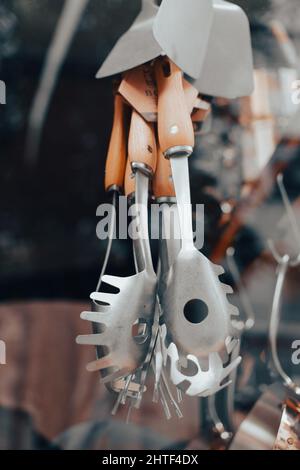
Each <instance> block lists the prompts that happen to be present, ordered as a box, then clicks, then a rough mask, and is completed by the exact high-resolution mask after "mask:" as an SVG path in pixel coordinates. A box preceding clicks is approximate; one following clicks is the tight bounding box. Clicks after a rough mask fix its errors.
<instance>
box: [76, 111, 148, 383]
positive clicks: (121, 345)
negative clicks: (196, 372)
mask: <svg viewBox="0 0 300 470" xmlns="http://www.w3.org/2000/svg"><path fill="white" fill-rule="evenodd" d="M128 151H129V158H130V161H131V164H132V169H133V170H134V171H135V172H136V203H137V207H138V210H137V214H136V218H137V226H138V236H139V238H140V242H141V245H142V247H143V255H144V260H145V263H144V264H145V266H144V269H143V271H141V272H139V273H138V274H136V275H134V276H131V277H127V278H121V277H116V276H107V275H105V276H103V278H102V281H103V282H104V283H106V284H109V285H111V286H113V287H116V288H117V289H119V292H118V293H117V294H107V293H104V292H94V293H92V294H91V299H92V300H93V301H94V302H95V303H96V304H98V305H97V312H83V313H82V314H81V317H82V318H83V319H84V320H89V321H91V322H94V323H98V324H99V325H100V328H101V330H102V331H101V333H99V334H94V335H84V336H79V337H78V338H77V342H78V343H79V344H91V345H95V346H101V347H103V348H104V349H105V352H106V354H105V356H104V357H101V358H100V359H98V360H96V361H94V362H93V363H92V364H90V366H89V369H90V370H104V371H105V377H104V378H103V379H102V381H103V382H105V383H107V382H113V381H115V380H117V379H120V378H122V377H125V376H128V375H130V374H131V373H134V372H135V371H136V369H138V368H139V367H140V366H141V365H142V364H143V362H144V361H145V358H146V356H147V354H148V350H149V345H150V342H151V337H152V325H153V318H154V309H155V302H156V275H155V273H154V270H153V265H152V259H151V252H150V247H149V239H148V235H147V232H148V215H147V202H148V180H149V176H150V175H151V174H153V172H154V171H155V166H156V142H155V136H154V130H153V127H152V126H151V125H150V124H148V123H146V122H145V121H144V120H143V119H142V118H141V117H140V116H139V115H138V114H137V113H136V112H135V111H133V113H132V119H131V127H130V135H129V148H128ZM137 326H138V327H139V326H140V328H141V330H142V334H139V335H137V336H134V330H135V329H136V327H137ZM106 372H107V374H106Z"/></svg>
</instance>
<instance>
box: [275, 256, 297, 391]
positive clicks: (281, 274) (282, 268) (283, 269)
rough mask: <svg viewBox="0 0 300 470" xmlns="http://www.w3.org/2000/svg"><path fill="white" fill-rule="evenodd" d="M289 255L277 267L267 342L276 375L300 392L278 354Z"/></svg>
mask: <svg viewBox="0 0 300 470" xmlns="http://www.w3.org/2000/svg"><path fill="white" fill-rule="evenodd" d="M290 262H291V261H290V257H289V256H288V255H285V256H283V257H282V258H281V260H280V263H279V269H278V276H277V282H276V287H275V292H274V298H273V305H272V311H271V319H270V328H269V343H270V346H271V353H272V361H273V366H274V368H275V370H276V372H277V373H278V375H279V376H280V377H281V378H282V379H283V380H284V383H285V384H286V385H287V386H288V387H290V388H292V389H294V390H295V392H296V393H297V394H300V387H298V386H297V385H296V384H295V382H294V381H293V380H292V379H291V377H290V376H289V375H288V374H287V373H286V372H285V371H284V369H283V367H282V364H281V362H280V359H279V355H278V348H277V336H278V329H279V322H280V308H281V298H282V292H283V286H284V281H285V278H286V274H287V271H288V268H289V266H290V265H291V264H290Z"/></svg>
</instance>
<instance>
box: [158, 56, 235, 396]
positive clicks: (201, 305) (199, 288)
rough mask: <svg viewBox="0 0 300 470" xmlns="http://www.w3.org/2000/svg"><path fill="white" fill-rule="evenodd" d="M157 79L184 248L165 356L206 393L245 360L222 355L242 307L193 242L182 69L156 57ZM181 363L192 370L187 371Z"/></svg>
mask: <svg viewBox="0 0 300 470" xmlns="http://www.w3.org/2000/svg"><path fill="white" fill-rule="evenodd" d="M156 78H157V84H158V94H159V98H158V132H159V141H160V146H161V148H162V151H163V153H164V156H165V157H166V158H170V160H171V167H172V175H173V181H174V187H175V193H176V199H177V205H178V212H179V223H180V230H181V251H180V253H179V255H178V257H177V258H176V260H175V262H174V263H173V265H172V266H171V268H170V270H169V273H168V276H167V279H166V289H165V290H164V292H163V295H162V296H161V305H162V311H163V319H164V324H163V325H162V339H163V344H164V359H165V362H166V361H167V360H168V359H169V360H170V376H171V380H172V382H173V383H174V384H175V385H176V386H178V387H182V388H183V389H184V391H185V392H186V393H187V394H188V395H201V396H207V395H210V394H212V393H215V392H216V391H217V390H219V389H220V388H221V387H222V386H223V380H224V379H225V378H226V377H227V376H228V374H229V373H230V372H231V370H232V369H233V368H234V367H236V366H237V364H238V363H239V362H240V358H237V360H236V361H234V362H233V363H230V364H229V365H228V366H227V367H223V363H224V362H225V360H226V358H225V356H223V354H224V353H228V354H231V352H232V350H233V348H234V347H235V346H236V344H237V341H236V340H235V339H233V333H234V328H233V324H232V318H233V317H235V316H236V315H238V311H237V309H236V308H235V307H234V306H233V305H231V304H230V303H229V302H228V299H227V294H230V293H232V289H231V287H229V286H227V285H225V284H223V283H222V282H221V281H220V279H219V276H220V275H221V274H223V273H224V270H223V268H222V267H220V266H216V265H214V264H212V263H211V262H210V261H209V260H208V259H207V258H206V257H205V256H204V255H203V254H202V253H200V252H199V251H198V250H197V249H196V248H195V246H194V241H193V228H192V213H191V198H190V183H189V170H188V157H189V156H190V155H191V153H192V151H193V147H194V134H193V126H192V121H191V117H190V115H189V112H188V110H187V106H186V102H185V99H184V93H183V87H182V72H181V70H180V69H178V67H177V66H175V64H174V63H172V62H171V61H170V60H169V59H167V58H165V59H163V60H158V61H157V64H156ZM181 366H183V367H187V368H188V371H187V373H186V374H185V373H184V371H182V370H181ZM203 366H204V367H206V368H207V367H208V369H207V370H204V368H203Z"/></svg>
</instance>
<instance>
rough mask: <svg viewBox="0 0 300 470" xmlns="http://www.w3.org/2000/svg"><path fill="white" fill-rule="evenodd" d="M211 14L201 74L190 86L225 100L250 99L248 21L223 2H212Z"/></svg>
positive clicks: (251, 73) (252, 86)
mask: <svg viewBox="0 0 300 470" xmlns="http://www.w3.org/2000/svg"><path fill="white" fill-rule="evenodd" d="M198 3H201V2H198ZM213 11H214V14H213V19H212V25H211V28H210V34H209V40H208V42H207V48H206V57H205V59H204V61H203V65H202V68H201V73H200V74H199V75H198V77H196V78H197V79H196V80H191V83H192V84H193V86H194V87H195V88H197V90H199V92H201V93H202V94H204V95H210V96H218V97H222V98H227V99H233V98H238V97H241V96H248V95H251V93H252V91H253V89H254V83H253V58H252V47H251V37H250V28H249V21H248V18H247V16H246V15H245V13H244V11H243V10H242V9H241V8H240V7H239V6H238V5H235V4H233V3H231V2H226V1H223V0H213ZM167 31H168V30H167ZM199 31H201V29H199ZM205 37H206V36H205ZM195 50H196V49H195ZM183 70H184V72H185V69H184V68H183Z"/></svg>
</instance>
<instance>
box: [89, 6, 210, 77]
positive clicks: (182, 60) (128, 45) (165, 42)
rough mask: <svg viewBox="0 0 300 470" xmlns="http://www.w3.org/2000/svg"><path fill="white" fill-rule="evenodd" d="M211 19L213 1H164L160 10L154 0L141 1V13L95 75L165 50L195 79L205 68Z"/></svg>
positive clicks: (105, 74)
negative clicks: (204, 62)
mask: <svg viewBox="0 0 300 470" xmlns="http://www.w3.org/2000/svg"><path fill="white" fill-rule="evenodd" d="M212 20H213V6H212V0H201V1H199V0H163V2H162V4H161V6H160V8H159V9H158V7H157V6H156V5H155V4H154V2H153V1H152V0H142V11H141V13H140V14H139V16H138V17H137V18H136V20H135V21H134V23H133V25H132V26H131V28H130V29H129V30H128V31H127V32H126V33H125V34H124V35H123V36H122V37H121V38H120V39H119V41H118V42H117V44H116V45H115V47H114V48H113V50H112V51H111V53H110V54H109V56H108V57H107V59H106V60H105V62H104V64H103V65H102V66H101V68H100V70H99V71H98V73H97V75H96V76H97V78H103V77H108V76H111V75H115V74H117V73H120V72H124V71H125V70H130V69H132V68H134V67H137V66H138V65H141V64H144V63H145V62H148V61H150V60H152V59H155V58H156V57H158V56H160V55H161V54H162V52H164V53H167V54H168V56H169V57H170V58H171V59H172V60H173V61H174V62H175V63H176V64H177V65H178V66H180V67H181V68H182V70H184V72H185V73H187V74H188V75H190V76H191V77H192V78H194V79H196V78H198V77H199V76H200V73H201V70H202V67H203V61H204V59H205V53H206V46H207V41H208V38H209V34H210V28H211V25H212Z"/></svg>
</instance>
